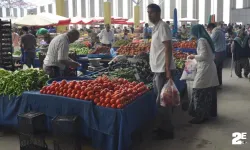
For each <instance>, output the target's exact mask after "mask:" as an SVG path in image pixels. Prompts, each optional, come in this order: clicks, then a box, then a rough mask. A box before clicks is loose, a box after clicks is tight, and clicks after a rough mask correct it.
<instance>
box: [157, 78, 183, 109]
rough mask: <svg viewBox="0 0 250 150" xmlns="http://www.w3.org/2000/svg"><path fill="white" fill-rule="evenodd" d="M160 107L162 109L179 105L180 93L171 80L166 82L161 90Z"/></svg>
mask: <svg viewBox="0 0 250 150" xmlns="http://www.w3.org/2000/svg"><path fill="white" fill-rule="evenodd" d="M160 105H161V106H163V107H169V106H179V105H180V92H179V91H178V89H177V88H176V86H175V84H174V81H173V80H172V79H170V80H168V82H167V83H166V84H165V85H164V87H163V88H162V90H161V99H160Z"/></svg>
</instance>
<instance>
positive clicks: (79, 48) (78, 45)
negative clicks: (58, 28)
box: [70, 42, 90, 55]
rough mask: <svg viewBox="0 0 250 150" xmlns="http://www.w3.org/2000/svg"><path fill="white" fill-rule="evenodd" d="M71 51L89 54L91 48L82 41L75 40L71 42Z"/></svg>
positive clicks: (78, 53)
mask: <svg viewBox="0 0 250 150" xmlns="http://www.w3.org/2000/svg"><path fill="white" fill-rule="evenodd" d="M70 51H71V52H76V54H77V55H88V54H89V51H90V50H89V48H88V47H87V46H86V45H85V44H84V43H82V42H75V43H72V44H70Z"/></svg>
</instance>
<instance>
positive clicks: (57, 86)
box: [40, 76, 149, 109]
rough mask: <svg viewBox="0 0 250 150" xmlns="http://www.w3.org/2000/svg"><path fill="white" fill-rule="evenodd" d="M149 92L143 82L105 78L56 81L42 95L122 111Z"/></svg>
mask: <svg viewBox="0 0 250 150" xmlns="http://www.w3.org/2000/svg"><path fill="white" fill-rule="evenodd" d="M148 90H149V89H148V87H147V86H146V85H145V84H144V83H142V82H141V83H137V82H129V81H127V80H126V79H122V78H119V79H113V80H110V79H109V78H108V77H105V76H104V77H98V78H97V79H95V80H83V81H70V82H67V81H66V80H63V81H61V82H56V81H54V82H53V83H52V84H51V85H49V86H44V87H43V88H42V89H41V90H40V93H41V94H51V95H58V96H64V97H70V98H76V99H81V100H86V101H93V102H94V103H95V104H96V105H98V106H103V107H110V108H118V109H121V108H123V107H124V106H125V105H127V104H129V103H131V102H132V101H134V100H135V99H136V98H137V97H139V96H141V95H143V93H145V92H147V91H148Z"/></svg>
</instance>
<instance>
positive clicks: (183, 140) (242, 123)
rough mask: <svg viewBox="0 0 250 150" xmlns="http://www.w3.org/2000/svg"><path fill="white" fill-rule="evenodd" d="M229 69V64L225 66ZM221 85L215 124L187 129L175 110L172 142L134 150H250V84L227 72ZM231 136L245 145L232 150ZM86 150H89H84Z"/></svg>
mask: <svg viewBox="0 0 250 150" xmlns="http://www.w3.org/2000/svg"><path fill="white" fill-rule="evenodd" d="M228 64H229V65H230V63H228ZM223 77H224V79H223V80H224V81H223V82H224V85H223V89H222V90H220V91H219V93H218V113H219V117H218V119H217V120H212V121H210V122H208V123H206V124H203V125H190V124H188V123H187V121H188V120H189V119H190V118H189V116H188V115H187V114H186V112H183V111H182V110H180V109H176V110H175V112H174V117H173V118H174V124H175V126H176V135H175V137H176V138H175V140H171V141H161V142H155V141H152V140H150V136H146V135H145V136H144V140H143V142H141V143H140V144H137V146H135V148H134V149H135V150H250V115H249V114H248V113H250V82H249V80H247V79H238V78H237V77H236V76H235V75H234V74H233V77H232V78H231V77H230V68H229V67H227V68H226V69H224V72H223ZM233 132H248V133H249V135H248V138H249V139H248V140H247V142H248V143H247V144H244V145H240V146H232V133H233ZM18 149H19V142H18V137H17V136H16V135H13V134H10V135H5V136H4V137H0V150H18ZM85 149H89V148H85Z"/></svg>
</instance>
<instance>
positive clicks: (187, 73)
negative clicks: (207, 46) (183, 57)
mask: <svg viewBox="0 0 250 150" xmlns="http://www.w3.org/2000/svg"><path fill="white" fill-rule="evenodd" d="M196 72H197V61H196V60H195V59H193V60H191V59H187V61H186V62H185V68H184V70H183V73H182V76H181V79H180V80H188V81H193V80H194V77H195V75H196Z"/></svg>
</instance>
